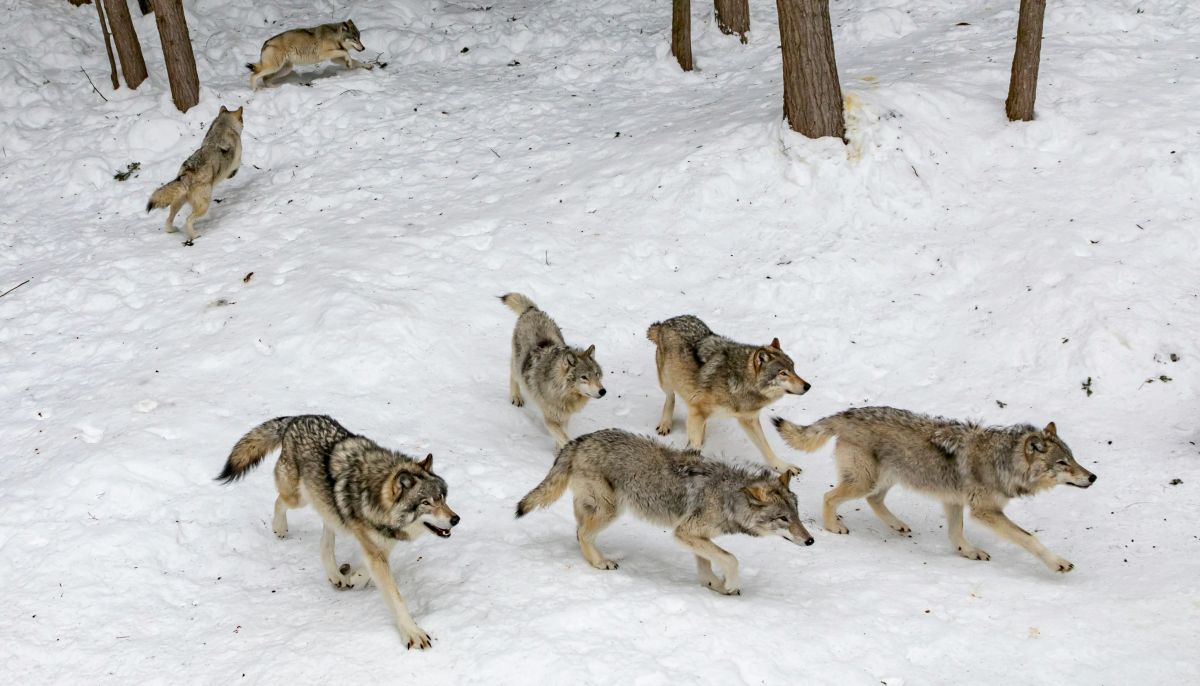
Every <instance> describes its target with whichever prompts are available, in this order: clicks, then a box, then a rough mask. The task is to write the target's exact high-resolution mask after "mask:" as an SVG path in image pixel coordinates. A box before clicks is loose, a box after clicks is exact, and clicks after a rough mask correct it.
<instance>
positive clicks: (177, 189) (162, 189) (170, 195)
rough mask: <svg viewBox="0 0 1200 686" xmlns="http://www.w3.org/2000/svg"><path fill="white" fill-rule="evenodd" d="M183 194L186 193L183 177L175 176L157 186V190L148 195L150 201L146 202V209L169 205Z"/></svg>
mask: <svg viewBox="0 0 1200 686" xmlns="http://www.w3.org/2000/svg"><path fill="white" fill-rule="evenodd" d="M185 195H187V184H185V183H184V182H183V177H177V178H176V179H175V180H174V181H172V182H170V183H168V184H166V185H165V186H159V188H158V190H156V191H154V195H151V196H150V202H148V203H146V211H147V212H149V211H150V210H157V209H158V208H160V207H166V206H168V205H171V204H173V203H175V202H176V201H178V200H179V199H180V198H182V197H183V196H185Z"/></svg>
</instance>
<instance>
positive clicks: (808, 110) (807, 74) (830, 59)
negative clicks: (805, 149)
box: [776, 0, 846, 139]
mask: <svg viewBox="0 0 1200 686" xmlns="http://www.w3.org/2000/svg"><path fill="white" fill-rule="evenodd" d="M776 6H777V7H778V9H779V38H780V43H781V44H782V46H783V115H784V117H785V118H786V119H787V121H788V124H789V125H790V126H791V127H792V130H793V131H798V132H800V133H802V134H804V135H805V136H808V137H809V138H820V137H822V136H836V137H838V138H843V139H844V138H845V136H846V123H845V120H844V118H843V116H842V87H841V84H840V83H839V82H838V73H837V62H836V61H835V60H834V56H833V28H832V27H831V26H830V23H829V0H776Z"/></svg>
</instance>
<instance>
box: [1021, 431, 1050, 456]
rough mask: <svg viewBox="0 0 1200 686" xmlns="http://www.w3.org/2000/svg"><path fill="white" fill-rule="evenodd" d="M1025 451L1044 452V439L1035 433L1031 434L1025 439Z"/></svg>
mask: <svg viewBox="0 0 1200 686" xmlns="http://www.w3.org/2000/svg"><path fill="white" fill-rule="evenodd" d="M1025 452H1026V453H1029V452H1039V453H1044V452H1046V440H1045V439H1044V438H1042V437H1041V436H1039V435H1037V434H1031V435H1030V436H1029V438H1027V439H1025Z"/></svg>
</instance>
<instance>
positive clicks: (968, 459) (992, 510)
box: [772, 407, 1096, 572]
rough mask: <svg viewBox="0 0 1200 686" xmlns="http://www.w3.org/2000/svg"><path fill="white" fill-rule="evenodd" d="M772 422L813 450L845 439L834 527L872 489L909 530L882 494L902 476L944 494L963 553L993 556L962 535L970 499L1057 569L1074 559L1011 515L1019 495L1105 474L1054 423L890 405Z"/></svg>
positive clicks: (877, 507)
mask: <svg viewBox="0 0 1200 686" xmlns="http://www.w3.org/2000/svg"><path fill="white" fill-rule="evenodd" d="M772 421H773V422H774V423H775V426H776V428H777V429H778V430H779V435H780V436H782V437H783V440H784V441H785V442H786V443H787V444H788V445H790V446H792V447H793V448H795V449H797V450H803V451H806V452H812V451H814V450H817V449H818V448H820V447H821V446H822V445H824V444H825V442H826V441H828V440H829V439H830V438H834V437H836V438H837V445H836V447H835V448H834V452H833V456H834V460H836V462H837V471H838V484H837V486H835V487H834V488H833V490H831V491H829V492H828V493H826V494H825V508H824V513H823V515H824V516H823V519H824V523H825V528H826V529H828V530H829V531H832V532H833V533H837V534H844V533H848V531H849V530H848V529H847V528H846V527H845V526H844V525H843V524H842V523H841V522H840V521H839V518H838V514H837V508H838V505H840V504H841V503H843V502H845V501H847V500H851V499H854V498H863V497H865V498H866V499H867V504H868V505H870V506H871V509H872V510H874V511H875V514H876V515H877V516H878V517H879V518H880V519H881V520H883V522H884V523H885V524H887V525H888V526H890V527H891V528H893V529H895V530H896V531H898V532H900V533H902V534H908V533H910V529H909V527H908V525H907V524H905V523H904V522H902V521H900V519H899V518H897V517H896V515H894V514H892V512H891V510H889V509H888V508H887V505H885V504H884V502H883V499H884V497H885V496H886V495H887V492H888V489H889V488H891V487H892V486H893V485H896V484H903V485H905V486H907V487H909V488H912V489H915V490H918V491H921V492H923V493H926V494H928V495H931V496H933V497H934V498H936V499H938V500H940V501H942V506H943V507H944V508H945V511H946V525H947V530H948V531H949V533H950V542H951V543H953V544H954V546H955V547H956V548H957V549H958V552H959V554H960V555H962V556H963V557H966V558H968V559H971V560H988V559H991V556H990V555H988V554H987V553H986V552H984V551H983V550H980V549H979V548H976V547H975V546H973V545H971V544H970V543H968V542H967V539H966V538H965V537H964V536H963V508H964V507H970V508H971V516H972V517H974V518H975V519H976V520H978V521H979V522H981V523H982V524H983V525H984V526H986V527H988V528H989V529H991V530H992V531H994V532H996V534H997V535H999V536H1000V537H1001V538H1004V539H1005V540H1008V541H1010V542H1012V543H1015V544H1017V545H1019V546H1021V547H1022V548H1024V549H1025V550H1028V551H1029V552H1030V553H1033V554H1034V555H1036V556H1037V557H1038V558H1039V559H1040V560H1041V561H1042V562H1043V563H1045V565H1046V566H1047V567H1049V568H1050V569H1051V570H1052V571H1058V572H1069V571H1071V570H1072V569H1073V568H1074V567H1075V565H1073V564H1071V563H1070V562H1068V561H1066V560H1064V559H1063V558H1061V557H1059V556H1058V555H1055V554H1054V553H1052V552H1050V551H1049V550H1047V549H1046V547H1045V546H1043V545H1042V544H1041V542H1040V541H1038V539H1037V538H1036V537H1035V536H1034V535H1033V534H1031V533H1029V532H1028V531H1026V530H1024V529H1022V528H1021V527H1019V526H1017V525H1016V524H1014V523H1013V522H1012V520H1010V519H1009V518H1008V517H1007V516H1005V514H1004V506H1005V504H1006V503H1007V502H1008V501H1009V500H1010V499H1012V498H1017V497H1021V496H1027V495H1033V494H1035V493H1037V492H1039V491H1043V490H1046V489H1048V488H1051V487H1052V486H1057V485H1059V484H1066V485H1068V486H1077V487H1079V488H1087V487H1089V486H1091V485H1092V484H1093V483H1095V481H1096V475H1095V474H1093V473H1091V472H1089V471H1088V470H1086V469H1084V468H1083V467H1081V466H1080V465H1079V463H1078V462H1076V461H1075V457H1074V455H1072V454H1071V449H1070V448H1069V447H1067V444H1066V442H1065V441H1063V440H1062V439H1061V438H1059V436H1058V429H1057V428H1056V427H1055V426H1054V422H1050V423H1049V424H1047V425H1046V428H1044V429H1037V428H1035V427H1033V426H1031V425H1028V424H1019V425H1016V426H1006V427H984V426H980V425H978V424H973V423H964V422H958V421H954V420H950V419H944V418H941V417H930V416H927V415H922V414H916V413H914V412H908V411H906V410H897V409H894V408H891V407H862V408H857V409H851V410H846V411H845V412H841V413H839V414H835V415H831V416H829V417H825V418H824V419H821V420H820V421H817V422H815V423H813V424H810V425H808V426H799V425H796V424H793V423H791V422H789V421H786V420H784V419H781V418H778V417H776V418H774V419H773V420H772Z"/></svg>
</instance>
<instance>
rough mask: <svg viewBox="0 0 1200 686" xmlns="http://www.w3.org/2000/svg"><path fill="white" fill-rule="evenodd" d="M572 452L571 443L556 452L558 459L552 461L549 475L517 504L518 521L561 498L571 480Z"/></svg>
mask: <svg viewBox="0 0 1200 686" xmlns="http://www.w3.org/2000/svg"><path fill="white" fill-rule="evenodd" d="M573 452H574V451H573V449H572V443H568V444H567V445H565V446H563V449H562V450H560V451H558V457H556V458H555V459H554V466H553V467H551V468H550V473H549V474H547V475H546V478H545V479H542V483H540V484H538V485H537V486H535V487H534V489H533V490H532V491H530V492H529V493H527V494H526V495H525V497H524V498H521V502H519V503H517V518H518V519H519V518H521V517H524V516H525V515H527V514H529V513H530V512H532V511H534V510H536V509H538V508H539V507H550V505H552V504H553V503H554V501H556V500H558V499H559V498H561V497H562V494H563V491H565V490H567V484H568V483H569V482H570V480H571V455H572V453H573Z"/></svg>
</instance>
